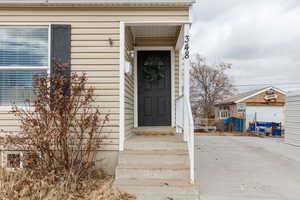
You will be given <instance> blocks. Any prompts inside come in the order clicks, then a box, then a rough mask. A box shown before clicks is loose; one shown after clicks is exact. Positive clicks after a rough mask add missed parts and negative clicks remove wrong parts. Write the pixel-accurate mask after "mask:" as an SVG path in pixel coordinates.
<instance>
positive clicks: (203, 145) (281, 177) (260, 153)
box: [195, 136, 300, 200]
mask: <svg viewBox="0 0 300 200" xmlns="http://www.w3.org/2000/svg"><path fill="white" fill-rule="evenodd" d="M195 140H196V141H195V148H196V150H195V155H196V175H197V181H198V183H199V187H200V194H201V200H299V199H300V147H294V146H290V145H287V144H285V143H283V141H282V140H280V139H279V140H277V139H272V138H258V137H238V136H233V137H231V136H196V137H195Z"/></svg>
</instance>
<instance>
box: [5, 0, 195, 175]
mask: <svg viewBox="0 0 300 200" xmlns="http://www.w3.org/2000/svg"><path fill="white" fill-rule="evenodd" d="M193 2H194V0H139V1H136V0H134V1H133V0H28V1H21V0H7V1H5V0H2V1H0V130H4V132H5V133H6V134H7V133H17V132H18V131H20V129H19V124H18V122H17V120H16V119H15V117H14V115H13V114H11V113H9V110H10V102H11V101H15V102H16V103H17V104H18V105H22V102H23V101H24V99H28V98H33V97H32V96H33V95H32V85H33V80H32V77H33V75H36V74H37V75H38V74H42V73H45V72H51V70H53V66H54V65H53V61H54V60H59V61H60V62H63V63H69V68H70V71H72V72H79V73H81V72H85V73H86V74H87V77H88V81H89V83H90V84H91V85H92V86H93V87H94V88H95V89H96V101H97V103H98V104H99V106H101V108H102V111H103V112H104V113H105V114H106V113H108V114H109V122H108V124H106V126H105V127H104V129H103V130H104V136H105V137H104V138H103V145H102V149H100V150H101V151H100V153H99V158H98V160H99V162H102V165H101V166H104V169H105V170H106V171H107V172H109V173H111V174H113V173H115V169H116V166H117V164H118V157H119V152H122V151H124V150H125V151H126V145H127V143H128V140H129V139H130V136H131V135H133V132H136V131H139V128H143V127H147V128H148V130H156V131H158V132H159V131H160V132H163V131H165V132H166V130H167V132H170V131H171V132H174V130H175V127H176V128H177V129H176V130H177V132H182V131H183V132H184V134H185V137H184V139H185V141H187V143H188V147H187V145H186V144H184V143H183V144H181V143H180V145H179V146H177V145H176V146H174V141H173V140H172V141H171V146H169V145H168V144H162V141H160V138H159V136H157V139H155V138H154V141H153V143H154V144H156V146H155V145H154V146H153V148H158V147H157V145H164V146H159V148H160V150H161V152H162V154H163V156H169V155H172V156H174V155H176V154H177V153H178V151H174V152H173V151H171V150H172V149H170V148H171V147H173V146H174V148H177V150H178V148H184V149H182V151H183V152H181V151H179V154H180V155H178V156H182V155H186V154H185V152H188V154H187V156H188V159H187V160H188V162H187V163H184V165H178V166H177V165H173V164H172V163H166V164H168V165H167V166H169V167H166V166H163V167H161V166H158V168H154V167H153V168H152V170H156V169H166V170H169V169H170V170H171V169H173V168H174V169H176V170H177V171H176V173H177V172H178V173H182V174H184V176H183V175H182V176H183V177H185V176H186V175H187V177H186V178H187V179H188V178H189V177H190V178H191V181H194V164H193V159H194V156H193V151H194V148H193V142H194V140H193V120H192V113H191V109H190V101H189V67H190V66H189V62H188V59H189V48H190V42H189V39H190V38H189V29H190V25H191V11H190V10H191V6H192V4H193ZM175 108H176V109H175ZM183 115H184V117H183ZM154 127H155V128H154ZM147 139H149V138H144V140H147ZM144 140H143V138H142V137H141V138H140V139H138V141H139V142H141V143H142V142H144ZM176 141H177V140H176ZM163 142H169V139H164V141H163ZM177 142H179V141H177ZM137 143H138V142H137ZM175 144H177V143H175ZM137 145H139V144H137ZM172 145H173V146H172ZM150 146H151V145H150ZM145 148H146V147H145ZM151 148H152V146H151ZM161 148H164V149H161ZM2 150H4V153H2V161H3V162H2V164H3V163H5V162H6V161H7V157H15V155H8V156H7V154H6V153H5V152H6V151H9V150H10V149H2ZM150 150H151V149H150ZM150 150H149V152H148V153H147V151H146V152H145V153H144V154H145V155H150V153H151V151H150ZM156 150H157V149H156ZM164 150H169V151H167V152H164ZM142 152H143V151H142ZM163 152H164V153H163ZM131 153H132V152H131ZM144 154H142V153H141V152H139V154H138V155H143V158H145V156H144ZM153 156H161V154H160V153H156V154H155V155H153ZM151 159H153V157H152V158H151V157H149V162H150V160H151ZM125 160H126V159H125ZM144 160H145V159H144ZM158 160H159V159H158ZM183 160H185V159H183ZM138 161H139V160H138ZM177 161H178V159H177ZM145 162H146V161H145ZM153 162H154V161H153ZM132 165H133V164H131V165H130V166H129V167H128V166H126V167H127V168H126V167H125V168H124V166H123V168H122V167H121V166H119V167H118V169H121V170H125V169H129V168H130V169H135V170H136V168H137V166H139V165H136V166H132ZM152 165H153V163H152ZM152 165H151V166H152ZM146 166H147V165H146ZM182 166H183V167H184V168H183V167H182ZM186 166H188V169H189V170H188V172H187V173H186V172H185V171H180V170H185V169H186ZM134 167H135V168H134ZM140 170H142V169H140ZM120 173H121V172H120ZM125 174H126V173H125ZM141 174H145V173H141ZM166 174H167V173H166ZM174 175H175V174H174ZM158 177H159V176H158ZM169 178H170V177H169ZM177 178H180V177H179V176H177Z"/></svg>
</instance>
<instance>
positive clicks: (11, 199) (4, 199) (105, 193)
mask: <svg viewBox="0 0 300 200" xmlns="http://www.w3.org/2000/svg"><path fill="white" fill-rule="evenodd" d="M68 181H69V180H68V179H67V178H66V177H63V176H62V177H61V176H59V175H56V174H48V175H47V176H44V177H37V176H35V175H34V174H33V173H32V172H30V171H27V170H17V171H7V170H4V169H0V194H1V196H0V200H130V199H135V197H134V196H131V195H129V194H127V193H122V192H120V191H119V190H117V189H116V188H114V187H113V178H112V177H104V176H103V175H102V173H100V172H99V171H97V172H94V173H93V174H92V176H91V177H89V178H86V179H85V180H82V181H80V182H77V183H75V182H68Z"/></svg>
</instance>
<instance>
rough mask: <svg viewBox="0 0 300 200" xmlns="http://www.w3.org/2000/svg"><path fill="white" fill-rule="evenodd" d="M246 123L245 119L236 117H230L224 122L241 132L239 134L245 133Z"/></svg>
mask: <svg viewBox="0 0 300 200" xmlns="http://www.w3.org/2000/svg"><path fill="white" fill-rule="evenodd" d="M244 123H245V119H240V118H236V117H229V118H227V119H225V120H224V124H227V125H229V124H232V125H233V126H232V127H233V129H234V131H239V132H243V131H244Z"/></svg>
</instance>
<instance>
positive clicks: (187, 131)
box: [176, 95, 195, 183]
mask: <svg viewBox="0 0 300 200" xmlns="http://www.w3.org/2000/svg"><path fill="white" fill-rule="evenodd" d="M176 131H177V133H182V132H183V138H184V141H186V142H187V145H188V151H189V160H190V178H191V182H192V183H194V182H195V171H194V169H195V167H194V120H193V116H192V110H191V105H190V101H189V98H185V96H184V95H182V96H180V97H178V98H177V99H176Z"/></svg>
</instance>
